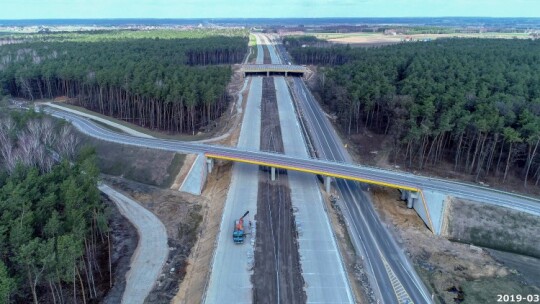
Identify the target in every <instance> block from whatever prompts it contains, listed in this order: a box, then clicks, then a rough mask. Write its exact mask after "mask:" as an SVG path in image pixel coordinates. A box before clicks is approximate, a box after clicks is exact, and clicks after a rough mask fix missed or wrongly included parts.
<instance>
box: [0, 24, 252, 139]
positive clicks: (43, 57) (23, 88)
mask: <svg viewBox="0 0 540 304" xmlns="http://www.w3.org/2000/svg"><path fill="white" fill-rule="evenodd" d="M178 33H180V34H178ZM220 33H221V32H219V31H206V32H204V31H200V30H196V31H194V33H192V32H190V31H181V32H179V31H157V32H112V33H107V32H106V33H84V34H81V33H74V34H56V35H54V34H52V35H50V36H47V35H45V37H47V38H43V37H42V36H43V35H42V36H37V37H31V38H28V37H25V38H21V39H25V40H24V42H22V43H18V44H12V45H4V46H2V47H0V83H1V86H2V88H3V90H4V91H5V92H7V93H9V94H11V95H13V96H17V97H24V98H28V99H31V100H35V99H42V98H54V97H58V96H66V97H69V98H70V99H71V101H72V102H73V103H74V104H76V105H80V106H83V107H86V108H88V109H91V110H94V111H97V112H99V113H102V114H105V115H109V116H112V117H116V118H119V119H123V120H126V121H129V122H132V123H136V124H138V125H141V126H144V127H148V128H151V129H158V130H163V131H168V132H195V131H196V130H198V129H199V128H201V127H203V126H205V125H207V124H208V123H209V122H210V121H212V120H214V119H215V118H217V117H218V116H220V115H221V113H222V112H223V110H224V109H225V107H226V102H227V100H228V94H227V92H226V85H227V84H228V82H229V80H230V77H231V68H230V66H229V65H230V64H233V63H238V62H241V61H242V60H243V57H244V56H245V54H246V50H247V42H248V36H247V33H246V32H244V31H232V32H231V31H226V32H225V34H226V35H225V36H222V35H219V34H220ZM188 34H189V35H188ZM70 35H73V37H72V36H70ZM151 35H154V38H150V37H151ZM179 37H181V38H179ZM33 39H35V40H33Z"/></svg>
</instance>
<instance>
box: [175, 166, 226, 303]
mask: <svg viewBox="0 0 540 304" xmlns="http://www.w3.org/2000/svg"><path fill="white" fill-rule="evenodd" d="M231 168H232V164H231V163H230V162H221V161H215V162H214V169H213V170H212V174H209V175H208V177H207V181H206V186H205V189H204V191H203V193H202V195H201V197H200V204H201V206H202V210H201V212H200V213H201V214H202V217H203V221H202V224H201V226H200V227H201V228H200V230H199V231H198V235H197V242H196V243H195V245H194V246H193V249H192V250H191V254H190V255H189V257H188V260H187V267H186V276H185V277H184V280H183V281H182V282H181V284H180V286H179V291H178V293H177V294H176V296H175V297H174V299H173V301H172V302H173V303H178V304H179V303H182V304H184V303H185V304H190V303H201V302H202V300H203V297H204V293H205V290H206V287H207V284H208V280H209V279H210V272H211V269H210V267H211V266H210V265H211V264H212V259H213V254H214V249H215V246H216V237H217V235H218V233H219V227H220V223H221V216H222V214H223V207H224V205H225V200H226V198H227V192H228V190H229V184H230V180H231Z"/></svg>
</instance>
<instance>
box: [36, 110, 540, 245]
mask: <svg viewBox="0 0 540 304" xmlns="http://www.w3.org/2000/svg"><path fill="white" fill-rule="evenodd" d="M45 111H46V112H47V113H49V114H51V115H53V116H55V117H58V118H62V119H66V120H68V121H70V122H71V123H72V124H73V125H74V126H75V127H76V128H77V129H79V130H80V131H82V132H83V133H85V134H87V135H90V136H92V137H95V138H98V139H101V140H105V141H109V142H116V143H120V144H126V145H132V146H139V147H147V148H152V149H159V150H167V151H173V152H180V153H197V154H200V155H203V156H204V158H206V161H204V160H203V162H204V164H205V165H206V166H207V168H206V169H204V170H205V171H211V170H212V166H213V160H214V159H221V160H228V161H235V162H243V163H248V164H253V165H260V166H267V167H270V168H274V169H271V170H275V169H276V168H277V169H286V170H295V171H300V172H306V173H311V174H317V175H320V176H323V177H324V182H325V184H326V189H327V190H328V189H329V187H330V184H331V182H332V178H337V179H346V180H354V181H358V182H362V183H367V184H374V185H380V186H385V187H391V188H395V189H399V190H400V191H401V192H402V199H404V200H407V203H408V205H409V206H412V207H414V209H415V210H416V211H417V212H418V214H419V216H420V217H421V218H422V219H423V220H424V222H425V223H426V225H427V226H428V228H429V229H431V231H432V232H433V233H435V234H440V233H441V228H442V225H443V223H442V222H443V216H442V215H443V212H444V207H445V202H444V201H445V199H446V197H447V196H450V195H452V196H456V197H461V198H465V199H471V200H476V201H482V202H486V203H490V204H492V205H498V206H502V207H507V208H511V209H514V210H519V211H522V212H526V213H529V214H534V215H540V200H539V199H537V198H532V197H526V196H522V195H517V194H513V193H508V192H503V191H498V190H495V189H490V188H486V187H483V186H477V185H473V184H467V183H460V182H454V181H450V180H443V179H437V178H430V177H426V176H420V175H414V174H410V173H406V172H400V171H393V170H386V169H380V168H372V167H367V166H362V165H357V164H349V163H341V162H335V161H327V160H320V159H312V158H298V157H292V156H288V155H285V154H279V153H270V152H262V151H251V150H243V149H238V148H233V147H224V146H216V145H206V144H198V143H190V142H181V141H175V140H164V139H158V138H144V137H136V136H132V135H128V134H125V133H124V134H122V133H117V132H114V131H111V130H109V129H106V128H104V127H101V126H99V125H97V124H95V123H93V122H91V121H90V120H88V119H85V118H82V117H80V116H78V115H75V114H73V113H69V112H65V111H59V110H55V109H52V108H49V107H46V108H45ZM201 173H202V172H201ZM201 182H204V181H201Z"/></svg>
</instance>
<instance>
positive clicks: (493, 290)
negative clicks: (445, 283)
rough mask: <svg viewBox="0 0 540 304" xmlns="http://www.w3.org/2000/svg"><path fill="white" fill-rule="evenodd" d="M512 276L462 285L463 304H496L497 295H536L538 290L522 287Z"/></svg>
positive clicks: (468, 282) (466, 282)
mask: <svg viewBox="0 0 540 304" xmlns="http://www.w3.org/2000/svg"><path fill="white" fill-rule="evenodd" d="M518 282H519V281H518V280H517V279H516V278H512V276H506V277H504V278H489V279H482V280H475V281H465V282H463V283H462V286H461V287H462V289H463V294H464V298H465V299H464V301H463V303H464V304H469V303H470V304H476V303H497V299H498V298H497V295H505V294H506V295H518V294H520V295H523V296H526V295H530V294H533V295H534V294H538V293H539V292H540V288H537V287H533V286H524V285H520V284H519V283H518Z"/></svg>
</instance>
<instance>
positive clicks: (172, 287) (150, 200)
mask: <svg viewBox="0 0 540 304" xmlns="http://www.w3.org/2000/svg"><path fill="white" fill-rule="evenodd" d="M104 179H105V180H106V181H107V182H109V183H110V184H111V185H113V186H114V187H115V188H117V189H120V190H122V191H123V192H125V193H127V194H128V195H129V196H131V197H133V199H134V200H136V201H138V202H139V203H141V205H142V206H144V207H145V208H147V209H148V210H150V211H151V212H152V213H154V214H155V215H156V216H157V217H158V218H159V219H160V220H161V221H162V222H163V224H164V225H165V228H166V229H167V235H168V237H169V239H168V245H169V249H170V251H169V257H168V259H167V262H166V263H165V265H164V267H163V272H162V274H161V275H160V277H159V278H158V281H157V284H156V286H155V287H154V289H153V290H152V291H151V292H150V294H149V295H148V297H147V298H146V302H148V303H168V302H170V301H171V300H172V299H173V297H174V296H175V295H176V293H177V292H178V287H179V284H180V282H181V281H182V279H183V278H184V276H185V274H186V267H187V266H188V264H187V259H188V256H189V254H190V252H191V248H192V247H193V245H194V244H195V241H196V239H197V235H198V232H199V224H200V222H201V221H202V215H201V205H200V204H199V200H200V199H199V198H198V197H196V196H193V195H190V194H187V193H181V192H178V191H173V190H165V189H160V188H157V187H153V186H149V185H145V184H141V183H137V182H133V181H129V180H126V179H122V178H117V177H112V176H106V177H104Z"/></svg>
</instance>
